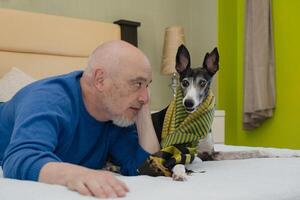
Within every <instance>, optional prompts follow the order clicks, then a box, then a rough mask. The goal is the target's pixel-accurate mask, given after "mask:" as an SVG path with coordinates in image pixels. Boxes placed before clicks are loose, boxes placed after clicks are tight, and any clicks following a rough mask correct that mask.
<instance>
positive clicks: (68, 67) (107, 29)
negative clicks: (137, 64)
mask: <svg viewBox="0 0 300 200" xmlns="http://www.w3.org/2000/svg"><path fill="white" fill-rule="evenodd" d="M139 25H140V24H139V23H138V22H132V21H127V20H119V21H116V22H115V24H113V23H104V22H98V21H90V20H82V19H75V18H69V17H62V16H54V15H47V14H40V13H31V12H25V11H17V10H10V9H0V27H1V31H0V77H1V76H2V75H3V74H4V73H6V72H7V71H9V69H10V68H11V67H17V68H19V69H21V70H22V71H24V72H25V73H27V74H29V75H31V76H32V77H34V78H36V79H40V78H44V77H46V76H51V75H57V74H63V73H67V72H70V71H73V70H78V69H84V68H85V67H86V61H87V58H88V56H89V54H90V53H91V52H92V50H93V49H94V48H96V47H97V46H98V45H100V44H101V43H103V42H106V41H110V40H118V39H123V40H125V41H128V42H131V43H133V44H134V45H137V27H138V26H139Z"/></svg>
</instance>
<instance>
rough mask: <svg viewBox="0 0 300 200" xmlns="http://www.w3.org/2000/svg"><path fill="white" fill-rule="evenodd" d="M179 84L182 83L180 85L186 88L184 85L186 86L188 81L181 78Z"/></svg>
mask: <svg viewBox="0 0 300 200" xmlns="http://www.w3.org/2000/svg"><path fill="white" fill-rule="evenodd" d="M181 85H182V87H184V88H186V87H188V86H189V85H190V83H189V82H188V81H187V80H183V81H182V82H181Z"/></svg>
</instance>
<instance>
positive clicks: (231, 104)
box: [218, 0, 300, 149]
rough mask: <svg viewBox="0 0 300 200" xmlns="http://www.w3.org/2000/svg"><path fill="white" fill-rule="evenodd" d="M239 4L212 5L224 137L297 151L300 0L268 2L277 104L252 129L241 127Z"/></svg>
mask: <svg viewBox="0 0 300 200" xmlns="http://www.w3.org/2000/svg"><path fill="white" fill-rule="evenodd" d="M244 3H245V1H244V0H230V1H227V0H226V1H224V0H219V7H218V13H219V17H218V19H219V22H218V23H219V25H218V27H219V32H218V39H219V41H218V43H219V46H220V51H221V53H220V54H221V56H222V57H221V65H220V66H221V68H223V70H221V71H220V74H219V108H222V109H225V110H226V137H225V141H226V143H227V144H236V145H249V146H267V147H284V148H295V149H300V126H299V125H300V123H299V122H300V115H299V111H300V103H299V102H300V83H299V82H300V76H299V74H300V64H299V61H298V58H299V55H298V54H299V50H298V48H299V46H300V38H299V35H300V26H299V20H300V12H299V8H300V1H298V0H287V1H282V0H273V5H272V10H273V31H274V43H275V64H276V92H277V94H276V98H277V104H276V110H275V114H274V117H273V118H271V119H269V120H267V121H266V122H265V123H264V124H263V125H262V126H261V127H260V128H258V129H256V130H254V131H244V130H243V129H242V111H243V110H242V100H243V99H242V98H243V48H244V44H243V40H244V38H243V34H244V13H245V8H244ZM298 123H299V124H298Z"/></svg>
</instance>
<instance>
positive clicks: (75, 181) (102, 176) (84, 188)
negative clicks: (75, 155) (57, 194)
mask: <svg viewBox="0 0 300 200" xmlns="http://www.w3.org/2000/svg"><path fill="white" fill-rule="evenodd" d="M38 180H39V182H44V183H50V184H60V185H64V186H66V187H68V188H69V189H70V190H75V191H77V192H79V193H80V194H82V195H88V196H95V197H99V198H114V197H123V196H125V194H126V193H127V192H128V191H129V190H128V188H127V186H126V185H125V184H124V183H123V182H121V181H120V180H118V179H117V178H116V177H115V176H114V175H113V174H112V173H110V172H108V171H102V170H100V171H98V170H92V169H88V168H85V167H81V166H78V165H73V164H68V163H63V162H49V163H47V164H45V165H44V166H43V167H42V169H41V171H40V174H39V179H38Z"/></svg>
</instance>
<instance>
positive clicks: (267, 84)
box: [243, 0, 275, 130]
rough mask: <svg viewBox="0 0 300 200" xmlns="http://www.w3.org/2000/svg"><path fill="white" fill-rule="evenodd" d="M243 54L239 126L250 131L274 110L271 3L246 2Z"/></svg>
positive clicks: (271, 114) (263, 1) (269, 1)
mask: <svg viewBox="0 0 300 200" xmlns="http://www.w3.org/2000/svg"><path fill="white" fill-rule="evenodd" d="M244 52H245V54H244V98H243V100H244V101H243V127H244V129H246V130H252V129H255V128H257V127H259V126H261V124H262V123H263V122H264V121H265V120H266V119H268V118H270V117H272V116H273V113H274V108H275V66H274V44H273V33H272V7H271V0H246V17H245V51H244Z"/></svg>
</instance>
